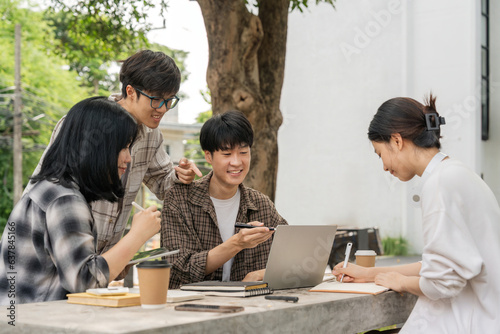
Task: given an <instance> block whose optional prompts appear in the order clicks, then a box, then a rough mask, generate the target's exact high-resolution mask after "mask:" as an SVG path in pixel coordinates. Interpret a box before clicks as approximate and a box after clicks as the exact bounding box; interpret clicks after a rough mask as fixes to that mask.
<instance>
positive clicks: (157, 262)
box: [137, 260, 172, 268]
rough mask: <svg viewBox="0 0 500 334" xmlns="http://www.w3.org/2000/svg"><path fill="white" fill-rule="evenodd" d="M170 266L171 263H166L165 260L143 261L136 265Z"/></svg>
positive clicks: (140, 266)
mask: <svg viewBox="0 0 500 334" xmlns="http://www.w3.org/2000/svg"><path fill="white" fill-rule="evenodd" d="M169 267H172V264H171V263H168V261H166V260H160V261H154V260H153V261H144V262H142V263H139V264H138V265H137V268H169Z"/></svg>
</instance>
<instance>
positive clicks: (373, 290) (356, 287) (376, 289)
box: [309, 281, 389, 295]
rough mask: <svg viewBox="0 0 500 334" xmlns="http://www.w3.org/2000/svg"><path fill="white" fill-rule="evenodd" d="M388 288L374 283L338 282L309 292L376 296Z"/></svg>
mask: <svg viewBox="0 0 500 334" xmlns="http://www.w3.org/2000/svg"><path fill="white" fill-rule="evenodd" d="M388 290H389V288H386V287H385V286H381V285H377V284H375V283H340V282H338V281H327V282H323V283H320V284H318V285H316V286H315V287H313V288H311V289H310V290H309V291H311V292H344V293H365V294H371V295H378V294H379V293H382V292H384V291H388Z"/></svg>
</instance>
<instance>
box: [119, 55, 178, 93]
mask: <svg viewBox="0 0 500 334" xmlns="http://www.w3.org/2000/svg"><path fill="white" fill-rule="evenodd" d="M120 82H121V83H122V95H123V98H127V86H128V85H130V86H132V87H134V88H135V89H140V90H143V91H147V92H148V93H150V95H154V96H158V97H164V96H166V95H171V94H177V92H178V91H179V87H180V84H181V71H180V70H179V68H178V67H177V65H176V64H175V61H174V60H173V59H172V58H170V57H169V56H167V55H166V54H164V53H163V52H159V51H158V52H154V51H151V50H142V51H139V52H137V53H136V54H134V55H132V56H130V57H129V58H127V59H126V60H125V61H124V62H123V64H122V66H121V69H120ZM137 95H138V98H140V95H141V94H139V93H137Z"/></svg>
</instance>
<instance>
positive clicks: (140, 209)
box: [132, 202, 144, 211]
mask: <svg viewBox="0 0 500 334" xmlns="http://www.w3.org/2000/svg"><path fill="white" fill-rule="evenodd" d="M132 205H133V206H134V208H136V209H137V210H139V211H144V208H143V207H142V206H140V205H139V204H137V203H136V202H132Z"/></svg>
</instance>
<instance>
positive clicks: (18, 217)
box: [0, 181, 109, 305]
mask: <svg viewBox="0 0 500 334" xmlns="http://www.w3.org/2000/svg"><path fill="white" fill-rule="evenodd" d="M75 188H77V186H76V185H75ZM9 280H10V281H9ZM108 281H109V268H108V263H107V262H106V260H105V259H104V258H103V257H102V256H100V255H98V253H97V230H96V228H95V225H94V221H93V218H92V212H91V211H90V207H89V205H88V204H87V202H86V201H85V198H84V197H83V195H82V194H81V193H80V192H79V191H78V190H77V189H73V188H71V189H70V188H65V187H63V186H61V185H59V184H54V183H52V182H49V181H39V182H37V183H36V184H35V185H33V186H32V187H31V189H30V190H29V191H28V192H27V193H25V194H24V195H23V197H22V198H21V200H20V201H19V202H18V204H17V205H16V206H15V208H14V210H13V211H12V213H11V215H10V217H9V220H8V222H7V226H6V228H5V230H4V232H3V235H2V239H1V241H0V304H1V305H7V304H9V303H10V300H13V299H14V298H15V299H16V302H17V303H33V302H41V301H48V300H59V299H65V298H66V294H67V293H73V292H84V291H85V290H86V289H88V288H104V287H106V286H107V285H108ZM11 285H12V286H13V287H14V289H10V287H11ZM9 290H11V291H12V290H13V291H15V292H14V294H15V297H14V295H13V294H12V293H10V292H9Z"/></svg>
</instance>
